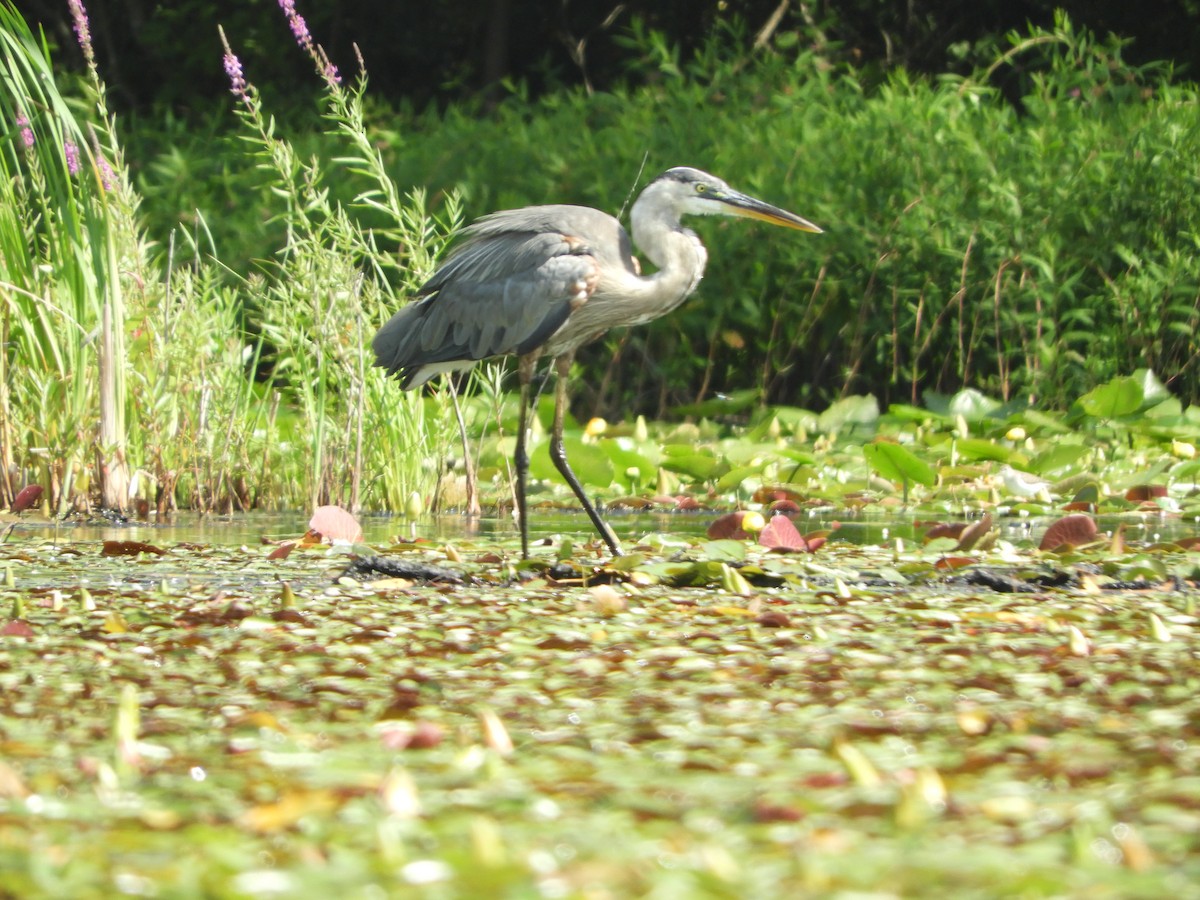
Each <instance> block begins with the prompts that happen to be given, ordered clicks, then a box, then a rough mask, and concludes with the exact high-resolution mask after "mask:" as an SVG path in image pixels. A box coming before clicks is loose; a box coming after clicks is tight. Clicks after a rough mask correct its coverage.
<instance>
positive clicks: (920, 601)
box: [0, 520, 1200, 897]
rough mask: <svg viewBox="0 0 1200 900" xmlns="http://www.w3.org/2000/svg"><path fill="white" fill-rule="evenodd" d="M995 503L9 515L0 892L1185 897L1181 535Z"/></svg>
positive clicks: (1191, 641) (2, 595) (1189, 803)
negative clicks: (96, 533) (353, 523)
mask: <svg viewBox="0 0 1200 900" xmlns="http://www.w3.org/2000/svg"><path fill="white" fill-rule="evenodd" d="M785 521H786V520H785ZM1005 533H1006V534H1010V535H1011V534H1015V535H1016V536H1015V537H1004V538H1000V539H997V537H996V534H995V533H992V535H991V540H990V542H989V546H988V548H987V549H980V548H978V547H977V548H976V549H975V550H973V551H972V557H971V559H970V561H969V562H968V563H965V564H964V563H963V562H962V561H961V560H958V561H955V560H956V558H955V557H953V556H950V555H948V554H947V548H946V543H947V540H948V539H946V538H933V539H931V540H929V541H928V542H927V543H925V544H924V545H922V543H921V542H920V541H907V540H900V541H898V540H896V539H894V538H888V537H883V536H881V533H880V532H878V531H876V532H874V533H873V535H872V536H870V537H869V538H868V539H867V540H866V542H865V543H853V542H849V541H846V540H845V539H844V538H843V537H841V536H839V535H838V534H837V532H835V533H834V534H833V536H832V537H831V539H830V540H829V541H828V542H826V543H825V544H824V545H823V546H821V547H820V549H819V550H817V551H815V552H812V553H808V552H804V551H803V550H794V551H792V552H787V553H778V552H770V551H768V550H766V548H765V547H763V546H760V544H759V542H757V541H754V540H735V539H724V540H718V541H704V540H697V539H696V538H690V537H687V536H686V535H674V536H659V537H654V536H649V537H646V538H644V539H638V538H634V539H632V540H630V541H629V542H628V543H627V549H629V550H630V551H632V552H631V553H630V554H629V555H628V556H626V557H622V558H621V559H620V560H617V561H616V562H615V563H614V564H613V565H612V566H603V565H597V564H596V563H595V561H594V556H593V555H592V552H591V551H590V550H586V551H585V550H584V548H577V549H576V550H574V551H572V550H571V549H570V548H569V545H568V543H567V542H565V541H564V542H561V543H559V542H558V541H554V543H556V544H558V547H557V551H558V555H559V556H560V557H561V558H563V559H564V560H565V562H566V563H567V565H566V566H565V567H564V566H562V565H561V564H560V565H559V567H557V568H555V569H549V568H544V569H533V570H530V571H529V572H527V573H526V574H525V575H524V576H523V579H524V580H517V579H516V578H515V577H514V576H515V575H516V573H515V572H514V570H513V569H512V568H511V567H510V566H509V564H508V563H507V562H505V561H506V560H508V559H515V558H516V556H517V546H516V541H515V537H514V538H510V539H507V540H502V541H499V542H497V541H494V540H487V539H483V540H469V539H462V538H461V537H460V538H459V539H456V540H455V541H454V543H453V545H440V546H439V545H430V544H420V543H409V542H407V540H399V541H396V542H390V546H385V545H387V544H388V543H389V542H387V541H382V542H381V544H380V549H381V550H386V555H385V556H383V557H378V558H377V559H381V560H385V561H391V562H399V563H418V564H423V563H434V564H436V565H438V566H440V567H442V568H448V569H451V570H454V571H455V572H457V573H458V575H459V576H460V577H461V578H462V579H464V580H465V583H464V584H447V583H440V584H439V583H430V584H421V583H416V582H413V581H412V580H408V579H400V578H390V579H382V580H377V581H374V582H369V583H368V582H364V581H363V580H362V578H361V577H359V578H355V577H347V576H346V575H342V574H341V573H342V571H343V570H344V569H345V568H346V565H347V559H346V557H345V556H342V555H340V554H337V555H333V556H330V555H328V552H327V551H325V550H323V549H322V548H321V547H320V546H319V545H311V544H308V545H302V546H300V547H299V548H298V549H296V550H295V552H292V553H291V554H290V555H287V556H286V557H284V558H274V559H273V558H271V557H272V556H274V555H275V554H269V553H268V551H269V549H270V548H259V549H251V548H247V547H245V546H242V547H232V546H220V545H207V544H196V543H178V544H172V543H170V542H166V543H164V542H162V541H161V540H160V541H159V544H160V545H154V544H136V543H134V542H125V543H123V544H117V543H115V542H113V543H106V544H104V545H103V546H101V545H100V544H99V542H76V541H72V540H66V541H57V542H50V541H44V542H43V541H36V540H28V539H25V540H16V541H12V542H10V543H9V544H8V545H7V546H6V547H5V548H4V550H3V552H2V553H0V565H2V566H3V567H4V570H5V573H6V577H5V585H4V587H3V588H2V589H0V603H3V605H4V607H5V608H6V609H7V610H8V613H9V614H8V616H7V618H6V619H4V620H0V713H2V714H0V867H2V868H3V870H4V872H5V881H4V890H5V892H7V893H10V894H11V895H13V896H37V895H45V896H68V895H69V896H77V897H89V896H102V895H106V894H111V893H113V892H120V893H137V894H160V895H170V896H181V897H189V896H221V897H224V896H230V897H240V896H263V895H267V896H271V895H284V896H296V897H318V896H327V895H328V894H329V893H330V892H333V891H336V892H338V893H340V894H345V895H347V896H358V895H367V894H369V893H370V892H372V891H383V892H385V893H399V894H400V895H403V896H429V897H472V896H480V895H481V894H484V893H486V894H487V895H488V896H531V895H537V894H546V893H551V894H554V895H557V896H563V897H585V896H651V895H655V896H660V895H662V894H664V893H668V894H679V895H686V896H689V897H742V896H750V895H752V896H756V897H797V896H801V897H803V896H832V895H837V894H838V893H840V892H881V891H882V892H890V893H893V894H898V895H909V894H914V895H915V894H927V893H930V892H936V893H953V894H954V895H955V896H961V897H993V896H997V895H1004V896H1015V895H1020V896H1024V897H1053V896H1063V895H1091V894H1095V893H1101V894H1107V895H1111V896H1149V895H1153V894H1155V893H1156V892H1157V891H1161V890H1162V889H1163V887H1164V886H1170V889H1171V890H1172V891H1173V892H1175V893H1178V894H1180V896H1187V889H1188V886H1189V885H1191V884H1193V883H1195V881H1196V879H1197V878H1198V877H1200V869H1198V868H1197V862H1196V860H1197V859H1198V858H1200V853H1198V852H1197V851H1198V850H1200V847H1198V846H1197V837H1196V835H1197V834H1200V828H1198V827H1197V822H1196V814H1195V808H1196V804H1197V798H1198V795H1197V790H1200V784H1198V783H1197V779H1196V777H1195V773H1196V770H1197V766H1200V735H1198V734H1197V731H1196V727H1197V726H1196V723H1197V721H1200V719H1198V717H1197V713H1198V712H1200V711H1198V710H1197V708H1196V704H1197V700H1196V697H1197V693H1196V676H1197V673H1196V667H1195V657H1196V652H1197V627H1198V622H1200V620H1198V619H1197V617H1196V610H1195V588H1194V580H1195V578H1196V577H1197V573H1198V565H1197V557H1196V547H1197V543H1196V541H1195V538H1189V539H1187V540H1180V541H1178V542H1167V541H1162V542H1156V543H1153V544H1151V543H1149V542H1143V541H1139V542H1136V543H1135V542H1130V543H1129V544H1128V545H1126V544H1125V543H1123V542H1122V543H1121V544H1120V545H1118V544H1117V543H1116V542H1115V541H1114V539H1111V538H1107V537H1105V538H1102V539H1101V540H1100V541H1099V542H1098V543H1096V544H1093V545H1092V546H1090V547H1088V548H1077V549H1066V550H1062V551H1060V552H1059V553H1038V552H1037V551H1036V550H1035V549H1034V546H1033V542H1034V540H1036V538H1037V535H1032V536H1031V535H1029V533H1028V532H1020V531H1017V532H1007V531H1006V532H1005ZM950 543H951V545H952V544H953V543H954V542H953V541H950ZM539 552H542V551H539ZM551 552H552V553H553V552H555V550H554V549H552V550H551ZM948 563H954V564H948ZM544 565H545V563H543V566H544Z"/></svg>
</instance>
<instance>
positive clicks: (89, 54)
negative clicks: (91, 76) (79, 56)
mask: <svg viewBox="0 0 1200 900" xmlns="http://www.w3.org/2000/svg"><path fill="white" fill-rule="evenodd" d="M67 7H68V8H69V9H70V10H71V18H72V19H73V20H74V21H75V36H76V37H77V38H78V39H79V47H80V49H82V50H83V58H84V59H86V60H87V64H88V66H89V67H90V68H93V69H94V68H95V67H96V53H95V51H94V50H93V49H92V30H91V27H90V25H89V24H88V14H87V10H86V9H84V7H83V0H67Z"/></svg>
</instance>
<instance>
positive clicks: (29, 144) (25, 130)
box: [17, 113, 36, 150]
mask: <svg viewBox="0 0 1200 900" xmlns="http://www.w3.org/2000/svg"><path fill="white" fill-rule="evenodd" d="M17 128H19V129H20V130H21V143H22V144H24V145H25V149H26V150H32V149H33V145H34V143H35V142H36V139H35V138H34V136H33V129H32V128H30V127H29V120H28V119H27V118H25V114H24V113H17Z"/></svg>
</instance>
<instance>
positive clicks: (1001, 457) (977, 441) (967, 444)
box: [954, 438, 1016, 462]
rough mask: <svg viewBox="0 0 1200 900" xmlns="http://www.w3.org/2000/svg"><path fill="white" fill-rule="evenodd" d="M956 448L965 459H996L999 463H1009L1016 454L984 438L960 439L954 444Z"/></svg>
mask: <svg viewBox="0 0 1200 900" xmlns="http://www.w3.org/2000/svg"><path fill="white" fill-rule="evenodd" d="M954 447H955V449H956V450H957V451H958V455H959V456H961V457H962V458H963V459H994V460H998V461H999V462H1008V461H1009V460H1010V459H1012V458H1013V456H1014V455H1015V452H1016V451H1014V450H1011V449H1010V448H1008V447H1002V446H1000V445H999V444H996V443H993V442H992V441H985V440H983V438H960V439H959V440H957V441H955V442H954Z"/></svg>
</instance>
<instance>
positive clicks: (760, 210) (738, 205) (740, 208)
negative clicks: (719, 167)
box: [727, 196, 823, 234]
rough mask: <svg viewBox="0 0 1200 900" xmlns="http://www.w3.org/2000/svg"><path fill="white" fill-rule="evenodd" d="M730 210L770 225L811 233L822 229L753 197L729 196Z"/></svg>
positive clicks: (818, 232) (816, 232)
mask: <svg viewBox="0 0 1200 900" xmlns="http://www.w3.org/2000/svg"><path fill="white" fill-rule="evenodd" d="M727 202H728V203H729V208H730V212H732V213H733V214H734V215H735V216H744V217H745V218H747V219H758V220H759V221H762V222H770V223H771V224H772V225H782V226H783V227H784V228H794V229H796V230H797V231H808V232H810V233H812V234H821V233H822V231H823V229H821V228H819V227H817V226H816V225H814V224H813V223H812V222H810V221H808V219H802V218H800V217H799V216H797V215H795V214H794V213H790V212H788V211H787V210H786V209H780V208H779V207H778V206H772V205H771V204H770V203H763V202H762V201H761V200H755V199H754V198H753V197H745V196H742V197H737V198H731V199H730V200H729V201H727Z"/></svg>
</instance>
